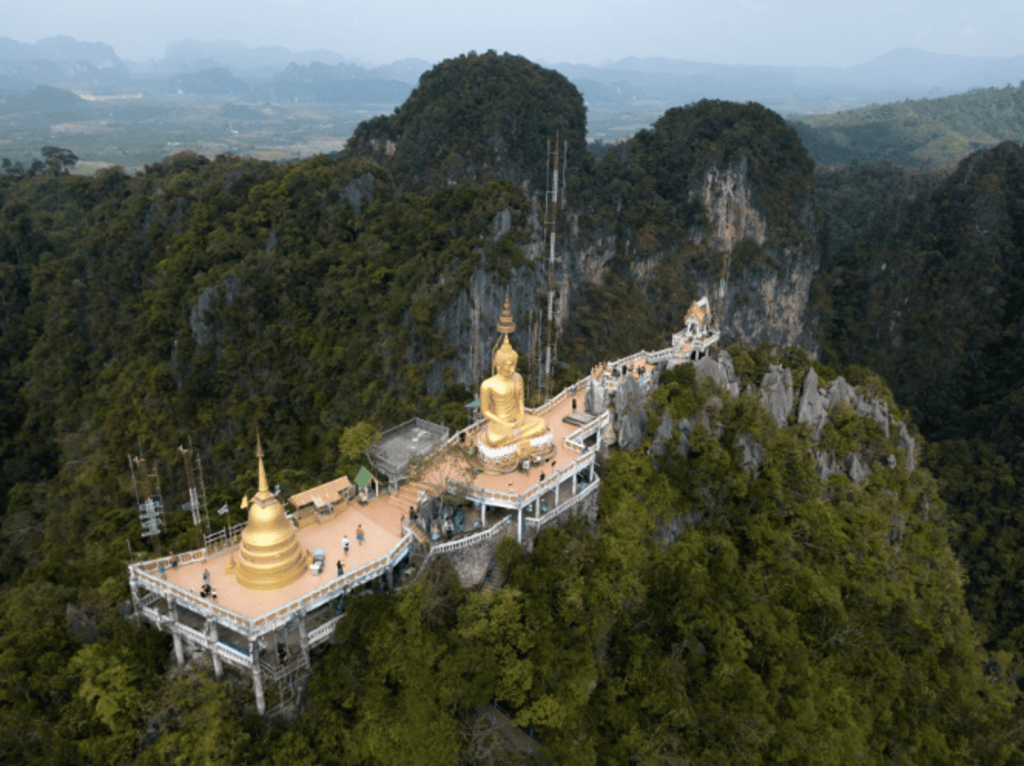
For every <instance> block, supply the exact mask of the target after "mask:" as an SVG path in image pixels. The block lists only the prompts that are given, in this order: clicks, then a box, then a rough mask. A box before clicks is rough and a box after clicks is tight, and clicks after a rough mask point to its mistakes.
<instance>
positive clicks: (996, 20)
mask: <svg viewBox="0 0 1024 766" xmlns="http://www.w3.org/2000/svg"><path fill="white" fill-rule="evenodd" d="M5 6H6V8H5V9H4V12H3V14H2V16H0V36H4V37H11V38H14V39H15V40H18V41H19V42H35V41H36V40H38V39H41V38H43V37H50V36H53V35H71V36H72V37H75V38H77V39H79V40H87V41H101V42H106V43H109V44H111V45H113V46H114V49H115V50H116V51H117V54H118V55H119V56H120V57H122V58H127V59H134V60H137V61H145V60H148V59H150V58H160V57H161V56H162V55H163V52H164V49H165V47H166V46H167V44H168V43H170V42H174V41H176V40H181V39H184V38H192V39H196V40H210V41H212V40H237V41H239V42H242V43H245V44H246V45H249V46H253V47H255V46H262V45H280V46H284V47H286V48H290V49H292V50H293V51H303V50H310V49H313V48H328V49H330V50H334V51H337V52H338V53H340V54H342V55H343V56H346V57H348V58H350V59H355V60H360V61H362V62H363V63H369V64H382V63H387V62H390V61H393V60H395V59H400V58H406V57H410V56H412V57H417V58H423V59H426V60H428V61H431V62H435V61H439V60H441V59H444V58H448V57H450V56H454V55H458V54H459V53H465V52H467V51H470V50H476V51H485V50H488V49H490V48H494V49H495V50H497V51H499V52H505V51H508V52H510V53H519V54H522V55H524V56H527V57H528V58H530V59H533V60H535V61H544V62H547V63H558V62H561V61H568V62H574V63H591V64H597V63H601V62H604V61H611V60H618V59H620V58H623V57H625V56H630V55H636V56H666V57H670V58H682V59H688V60H691V61H707V62H714V63H721V64H776V65H783V66H784V65H792V64H802V65H823V66H849V65H851V64H858V63H861V62H864V61H867V60H869V59H872V58H874V57H875V56H878V55H881V54H882V53H885V52H886V51H889V50H892V49H893V48H899V47H912V48H921V49H924V50H928V51H933V52H936V53H952V54H960V55H965V56H999V57H1004V56H1015V55H1018V54H1021V53H1024V3H1021V2H1020V0H1016V2H1002V0H976V1H975V2H963V1H962V0H957V1H956V2H953V1H952V0H906V1H901V0H861V1H860V2H857V3H855V2H852V0H849V1H848V2H844V3H832V2H828V1H827V0H710V1H708V0H701V1H700V2H692V1H691V2H681V1H680V0H675V1H672V0H628V1H626V0H588V1H586V2H584V1H583V0H563V2H553V1H552V0H513V1H511V2H508V1H506V2H501V3H496V2H490V1H489V0H472V1H467V0H429V1H425V0H391V2H386V1H385V2H377V1H375V0H360V2H350V0H251V1H250V2H241V1H240V0H87V2H82V0H33V1H32V2H16V1H15V0H8V1H7V2H5Z"/></svg>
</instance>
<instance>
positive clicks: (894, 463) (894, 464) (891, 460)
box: [886, 455, 897, 469]
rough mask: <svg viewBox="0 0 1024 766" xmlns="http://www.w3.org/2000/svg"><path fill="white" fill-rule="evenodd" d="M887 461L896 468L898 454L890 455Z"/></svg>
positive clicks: (890, 466)
mask: <svg viewBox="0 0 1024 766" xmlns="http://www.w3.org/2000/svg"><path fill="white" fill-rule="evenodd" d="M886 462H887V463H888V464H889V468H892V469H895V468H896V465H897V464H896V456H895V455H889V457H888V459H887V460H886Z"/></svg>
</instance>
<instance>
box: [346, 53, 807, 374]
mask: <svg viewBox="0 0 1024 766" xmlns="http://www.w3.org/2000/svg"><path fill="white" fill-rule="evenodd" d="M511 75H514V77H513V76H511ZM562 79H564V78H561V75H558V74H557V73H553V72H548V71H547V70H543V69H542V68H540V67H537V66H536V65H533V64H530V63H529V62H526V61H525V60H522V59H518V58H515V57H502V56H497V55H496V54H491V53H488V54H486V55H484V56H470V57H464V58H462V59H459V60H453V61H449V62H444V63H443V64H441V65H439V66H438V67H437V68H435V70H433V71H432V72H431V73H428V75H424V79H423V81H422V82H421V87H420V88H419V89H418V90H417V91H416V92H414V94H413V96H411V97H410V99H409V101H408V102H407V103H406V104H405V105H403V107H402V108H401V109H399V110H398V111H397V112H396V114H395V115H394V116H393V117H387V118H377V119H376V120H374V121H372V122H371V123H366V124H365V125H364V126H362V127H360V129H359V130H358V131H357V133H356V135H355V136H354V137H353V141H352V142H351V151H352V152H354V153H357V154H359V153H362V154H366V155H368V156H373V157H374V158H375V159H376V160H377V161H378V162H380V163H382V164H384V165H385V166H386V167H387V168H388V170H389V172H391V173H392V174H393V175H394V177H395V179H396V181H397V183H398V184H399V186H400V187H402V188H405V189H409V190H417V191H423V192H427V193H429V192H430V191H431V190H432V189H437V188H445V187H447V186H449V185H450V184H452V183H455V182H465V181H470V182H476V181H486V180H493V179H502V180H505V181H510V182H512V183H513V184H515V186H516V187H517V188H518V189H520V190H522V192H523V194H524V195H525V197H526V199H527V200H528V203H527V204H528V207H529V210H530V212H529V214H528V215H527V216H526V220H525V221H519V222H518V223H519V225H518V227H517V226H513V227H512V229H511V230H509V227H508V225H507V223H503V221H504V220H505V219H503V217H502V211H494V213H495V214H496V215H495V225H494V230H495V235H494V236H495V237H496V238H501V237H510V236H511V237H515V238H516V246H517V247H518V249H519V251H520V252H521V253H522V256H523V258H522V260H521V261H520V262H519V263H518V264H515V263H513V264H508V263H505V264H501V263H495V262H493V261H492V260H488V259H487V258H486V257H484V258H482V259H481V267H480V268H479V270H478V271H477V272H476V273H474V274H473V275H472V278H471V279H470V280H469V281H468V284H467V285H466V287H465V289H464V291H463V293H462V294H461V295H459V296H458V298H457V299H456V300H454V301H453V302H452V303H451V305H450V307H449V308H448V309H447V310H445V311H443V312H442V313H441V315H440V316H438V317H437V327H438V330H439V331H440V332H441V333H442V334H443V336H444V338H445V343H446V344H447V345H448V346H449V347H451V348H453V349H454V350H455V354H456V355H455V356H454V357H452V358H450V359H448V360H445V361H443V362H439V363H438V364H437V366H436V369H435V370H434V371H432V372H431V373H430V375H428V386H429V388H430V390H431V391H436V390H439V388H441V387H442V385H443V384H444V382H445V381H446V380H448V381H453V382H457V383H462V384H465V385H469V386H475V385H477V383H478V382H479V380H480V379H481V377H483V376H485V375H486V374H489V368H490V348H491V345H492V344H493V339H494V327H495V323H496V321H497V317H498V313H499V312H500V309H501V305H502V302H503V299H504V295H505V292H506V290H508V291H509V294H510V299H511V304H512V309H513V312H514V314H515V317H516V321H517V324H518V330H517V333H516V335H515V336H514V337H513V343H514V345H515V346H516V348H517V349H518V350H519V352H520V354H521V355H522V354H526V353H530V352H532V353H533V354H535V358H537V357H540V356H542V349H543V347H544V345H545V342H544V341H545V340H546V331H542V330H541V327H542V320H543V317H544V316H545V315H546V313H547V297H546V296H547V292H548V278H547V266H546V261H547V257H548V252H549V243H548V240H547V236H546V232H545V227H544V221H543V219H544V215H545V188H546V187H545V173H544V168H545V164H546V157H545V154H544V147H545V145H546V141H547V140H548V139H550V138H552V137H553V136H554V134H556V133H557V134H559V135H560V136H561V138H562V140H563V141H564V142H565V144H566V145H567V146H568V152H569V154H568V167H567V168H564V169H563V170H564V175H565V177H566V178H567V179H568V182H567V184H566V194H567V200H563V203H567V204H562V206H561V209H560V216H559V219H558V234H557V242H556V254H557V265H556V268H555V283H556V288H557V293H558V297H557V300H556V306H555V309H556V317H555V319H556V324H557V328H558V329H557V335H558V336H559V339H558V348H559V354H558V356H560V357H561V358H563V359H571V360H572V361H573V362H574V363H575V364H576V365H577V366H578V368H579V369H580V370H584V369H586V368H587V366H589V365H590V364H593V363H595V362H598V361H600V360H602V359H608V358H614V357H617V356H621V355H622V354H624V353H628V352H632V351H635V350H637V349H640V348H649V349H652V350H653V349H655V348H661V347H664V346H666V345H668V343H669V339H670V334H671V333H672V332H674V331H677V330H679V329H680V328H681V327H682V323H683V319H684V316H685V313H686V310H687V308H688V307H689V305H690V303H691V302H692V301H693V300H695V299H696V298H699V297H700V296H701V295H704V294H707V295H708V296H709V298H710V299H711V301H712V307H713V313H714V315H715V316H716V318H717V320H718V322H719V325H720V328H721V331H722V335H723V341H724V342H726V343H728V342H730V341H732V340H739V339H742V340H746V341H748V342H752V343H757V342H759V341H768V342H771V343H774V344H779V345H787V344H799V345H801V346H803V347H804V348H805V349H806V350H807V351H809V352H811V354H812V355H813V354H815V353H816V351H817V341H816V334H817V326H816V322H815V321H814V319H813V318H812V317H810V316H809V312H808V298H809V294H810V288H811V282H812V280H813V278H814V275H815V274H816V273H817V271H818V269H819V266H820V253H819V252H818V249H817V245H816V243H817V242H818V241H819V236H818V219H817V215H816V210H815V203H814V192H813V166H812V164H811V162H810V160H809V158H808V156H807V153H806V151H805V150H804V149H803V146H802V144H801V143H800V141H799V138H798V137H797V135H796V133H795V132H794V131H793V130H792V129H791V128H790V127H789V126H788V125H786V123H785V122H784V121H783V120H782V119H781V118H780V117H779V116H778V115H776V114H774V113H773V112H770V111H769V110H767V109H764V108H763V107H760V106H758V105H755V104H746V105H742V104H730V103H724V102H710V101H705V102H701V103H700V104H696V105H693V106H690V107H686V108H682V109H672V110H669V112H667V113H666V114H665V115H664V116H663V117H662V118H661V119H660V120H658V122H657V123H656V124H655V125H654V127H653V128H652V129H651V130H645V131H641V132H640V133H639V134H638V135H637V136H635V137H634V138H633V139H630V140H629V141H628V142H625V143H623V144H621V145H619V146H617V147H615V148H614V149H613V150H611V151H609V152H608V153H607V154H606V155H605V156H604V157H603V158H602V160H601V162H600V163H595V162H594V161H593V160H592V158H591V157H590V156H589V155H588V154H587V152H586V149H585V144H584V141H583V136H584V131H585V123H584V121H585V108H584V107H583V103H582V98H581V97H580V96H579V93H578V91H576V90H575V88H574V87H573V86H572V85H571V83H568V82H567V81H565V82H563V81H562ZM526 81H528V82H529V83H532V84H533V86H532V88H533V89H532V90H530V92H526V91H524V89H523V88H524V86H523V84H522V83H524V82H526ZM456 83H457V84H459V87H460V88H461V90H460V91H459V93H458V98H457V99H456V101H452V99H453V98H454V96H453V93H452V90H451V87H449V86H451V85H452V84H456ZM449 102H451V103H449ZM442 106H443V107H444V108H443V109H442V108H441V107H442ZM442 112H444V113H446V114H450V119H448V120H447V121H445V120H442V119H441V116H440V115H441V113H442ZM537 114H541V115H544V120H543V121H544V126H550V127H551V128H552V129H551V130H550V131H549V132H550V135H548V134H547V133H545V132H544V131H543V130H541V131H540V132H538V127H537V125H535V124H534V123H533V122H532V121H531V119H530V118H529V117H530V115H537ZM559 115H561V117H559ZM456 117H457V119H456ZM559 124H563V125H564V126H565V128H564V129H561V128H557V125H559ZM469 126H476V127H475V128H474V129H473V130H470V129H469ZM542 127H543V126H542ZM385 139H386V140H387V141H389V142H391V144H393V145H394V146H395V147H396V149H395V152H394V153H393V154H391V155H387V156H385V155H382V154H381V153H380V152H374V151H373V148H372V147H373V146H376V145H378V144H380V142H381V141H384V140H385ZM375 141H376V142H377V143H376V144H375V143H374V142H375ZM488 247H489V245H488V244H487V243H482V244H481V248H480V250H481V252H482V253H486V251H487V249H488ZM445 370H448V372H447V373H446V372H445Z"/></svg>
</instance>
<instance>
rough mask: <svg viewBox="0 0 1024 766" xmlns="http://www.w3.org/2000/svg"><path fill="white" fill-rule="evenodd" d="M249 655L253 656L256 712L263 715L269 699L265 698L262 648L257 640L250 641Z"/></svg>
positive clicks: (253, 685) (253, 686) (253, 688)
mask: <svg viewBox="0 0 1024 766" xmlns="http://www.w3.org/2000/svg"><path fill="white" fill-rule="evenodd" d="M249 655H250V656H251V657H252V690H253V693H254V694H255V695H256V712H258V713H259V714H260V715H263V714H264V713H266V712H267V701H266V700H265V699H264V698H263V669H262V668H261V667H260V648H259V645H258V644H257V643H256V642H255V641H250V642H249Z"/></svg>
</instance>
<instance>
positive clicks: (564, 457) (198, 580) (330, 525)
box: [167, 392, 583, 617]
mask: <svg viewBox="0 0 1024 766" xmlns="http://www.w3.org/2000/svg"><path fill="white" fill-rule="evenodd" d="M577 406H578V408H579V409H580V410H582V409H583V393H582V392H581V393H580V394H579V396H578V397H577ZM571 412H572V399H571V398H567V399H565V400H564V401H562V402H560V403H559V404H558V405H557V406H556V407H555V408H554V409H553V410H552V411H550V412H549V413H547V414H546V415H545V416H544V418H545V420H546V422H547V424H548V427H549V428H551V430H552V432H553V435H554V440H555V445H556V453H555V455H554V457H553V459H552V460H549V461H547V462H545V463H542V464H541V465H539V466H535V467H534V468H531V469H530V470H529V471H528V472H525V473H524V472H521V471H516V472H514V473H511V474H507V475H504V476H489V475H486V474H480V475H478V476H477V477H476V478H475V479H474V484H475V485H476V486H479V487H482V488H484V489H489V490H492V491H495V492H508V491H510V490H511V491H513V492H515V493H517V494H522V493H524V492H526V491H528V490H529V489H531V488H532V487H533V486H534V485H535V484H536V483H537V482H538V481H540V474H541V473H544V474H545V475H546V476H551V475H552V473H553V472H554V471H557V470H559V469H561V468H563V467H565V466H566V465H568V464H569V463H571V462H572V461H573V460H575V459H576V458H578V457H579V453H577V452H575V451H573V450H570V449H568V448H566V446H565V444H564V441H565V437H566V436H568V435H569V434H570V433H572V432H573V431H575V430H577V428H578V427H577V426H573V425H570V424H568V423H563V422H562V418H564V417H565V416H566V415H568V414H570V413H571ZM469 438H471V439H473V440H474V442H475V436H471V437H469ZM428 478H430V477H428ZM435 478H436V477H435ZM453 478H454V477H453ZM563 491H568V490H567V489H563ZM403 513H408V510H407V509H406V510H403V509H402V508H401V507H398V506H396V505H394V504H392V503H391V502H390V498H389V496H387V495H382V496H381V497H378V498H375V499H373V500H371V501H370V502H369V503H367V504H366V505H365V506H361V505H359V504H358V503H350V504H349V505H348V506H347V507H345V508H344V509H339V510H337V511H335V513H334V517H333V518H332V519H331V520H330V521H327V522H326V523H323V524H314V525H312V526H309V527H306V528H305V529H301V530H299V531H298V532H297V534H298V537H299V542H300V544H301V545H302V547H303V548H305V549H307V550H309V551H312V550H313V549H315V548H323V549H324V552H325V554H326V557H327V565H326V567H325V568H324V572H323V574H321V575H315V574H313V573H312V572H310V571H306V572H305V573H304V574H303V575H302V577H300V578H299V579H298V580H296V581H295V582H293V583H292V584H291V585H288V586H286V587H284V588H280V589H278V590H273V591H256V590H250V589H249V588H245V587H243V586H241V585H239V584H238V581H237V580H236V579H235V578H234V576H232V575H229V574H227V572H226V571H225V570H226V567H227V565H228V562H229V560H230V553H231V551H230V550H227V551H221V552H219V553H217V554H215V555H213V556H211V557H210V558H209V559H208V560H207V561H205V562H202V561H200V562H194V563H189V564H185V565H182V566H179V567H175V568H173V569H169V570H167V579H168V580H169V581H171V582H173V583H175V584H177V585H180V586H182V587H185V588H188V589H190V590H192V591H193V592H195V593H196V594H198V593H199V591H200V588H202V585H203V570H204V569H208V570H209V571H210V584H211V585H212V586H213V587H214V588H215V589H216V591H217V603H218V604H220V605H221V606H224V607H226V608H228V609H232V610H234V611H237V612H241V613H242V614H244V615H247V616H250V617H257V616H259V615H262V614H265V613H266V612H269V611H271V610H273V609H276V608H278V607H280V606H282V605H284V604H286V603H288V602H289V601H292V600H294V599H296V598H298V597H299V596H302V595H303V594H305V593H308V592H309V591H311V590H313V589H314V588H316V587H318V586H320V585H323V584H324V583H326V582H327V581H328V580H329V579H330V578H332V577H334V576H335V572H336V568H335V567H336V564H335V562H337V561H339V560H340V561H341V562H342V563H343V564H344V566H345V571H346V572H348V571H351V570H353V569H355V568H356V567H358V566H361V565H363V564H366V563H368V562H370V561H373V560H374V559H378V558H381V557H382V556H384V555H386V554H387V553H388V552H389V551H390V550H391V549H392V548H393V547H394V546H395V545H396V544H397V543H398V541H399V539H401V536H402V532H401V517H402V515H403ZM488 516H489V518H488V521H490V522H491V523H493V521H492V519H493V520H497V518H500V516H499V515H498V514H494V515H493V516H491V514H488ZM360 524H362V525H363V530H364V531H365V533H366V542H365V543H364V544H363V545H360V544H359V543H358V542H357V541H356V527H357V526H358V525H360ZM346 534H347V535H348V538H349V541H350V543H351V546H350V549H349V553H348V556H345V554H344V553H343V552H342V546H341V539H342V537H343V536H344V535H346ZM236 550H237V549H236Z"/></svg>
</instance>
